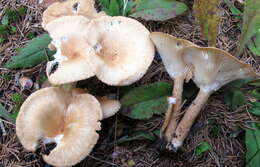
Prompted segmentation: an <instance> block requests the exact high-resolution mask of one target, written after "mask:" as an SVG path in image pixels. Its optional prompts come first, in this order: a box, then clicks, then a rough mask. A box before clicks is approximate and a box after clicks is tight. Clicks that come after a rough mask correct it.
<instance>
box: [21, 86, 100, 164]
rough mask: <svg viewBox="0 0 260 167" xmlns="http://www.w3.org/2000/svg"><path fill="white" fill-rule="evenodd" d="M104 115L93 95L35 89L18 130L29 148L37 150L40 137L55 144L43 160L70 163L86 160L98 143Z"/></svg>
mask: <svg viewBox="0 0 260 167" xmlns="http://www.w3.org/2000/svg"><path fill="white" fill-rule="evenodd" d="M102 118H103V115H102V111H101V107H100V104H99V102H98V101H97V100H96V98H95V97H94V96H92V95H90V94H73V93H71V92H68V91H65V90H63V89H61V88H57V87H49V88H44V89H41V90H38V91H36V92H34V93H33V94H31V95H30V96H29V97H28V98H27V99H26V101H25V102H24V103H23V104H22V106H21V109H20V112H19V114H18V117H17V120H16V133H17V136H18V138H19V140H20V142H21V143H22V145H23V146H24V147H25V148H26V149H27V150H29V151H35V150H36V149H37V145H38V141H39V140H42V141H43V143H45V144H46V143H53V142H54V143H56V144H57V146H56V147H55V148H54V149H53V150H52V151H51V152H50V154H49V155H43V159H44V160H45V161H46V162H47V163H48V164H51V165H54V166H71V165H75V164H76V163H78V162H80V161H81V160H83V159H84V158H85V157H86V156H87V155H88V154H89V153H90V152H91V150H92V149H93V147H94V146H95V144H96V142H97V140H98V138H99V135H98V134H97V132H96V131H98V130H100V129H101V128H100V122H99V121H100V120H101V119H102Z"/></svg>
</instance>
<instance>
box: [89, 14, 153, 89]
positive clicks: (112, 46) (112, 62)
mask: <svg viewBox="0 0 260 167" xmlns="http://www.w3.org/2000/svg"><path fill="white" fill-rule="evenodd" d="M93 22H94V23H93V24H94V26H93V27H92V28H93V30H90V31H89V34H88V36H92V35H91V34H93V32H95V31H99V35H96V36H95V35H93V37H90V38H89V40H88V41H89V43H90V45H91V46H92V47H93V48H95V51H96V55H97V57H99V58H100V60H101V61H102V65H101V66H100V67H99V68H98V70H97V72H96V76H97V77H98V78H99V79H100V80H101V81H102V82H104V83H106V84H108V85H118V86H122V85H129V84H132V83H134V82H136V81H137V80H139V79H140V78H141V77H142V76H143V75H144V74H145V72H146V71H147V69H148V67H149V66H150V64H151V63H152V60H153V57H154V45H153V43H152V41H151V40H150V38H149V34H150V32H149V31H148V30H147V29H146V28H145V26H143V25H142V24H141V23H140V22H138V21H136V20H134V19H131V18H127V17H121V16H116V17H110V16H103V17H100V18H97V19H95V20H93Z"/></svg>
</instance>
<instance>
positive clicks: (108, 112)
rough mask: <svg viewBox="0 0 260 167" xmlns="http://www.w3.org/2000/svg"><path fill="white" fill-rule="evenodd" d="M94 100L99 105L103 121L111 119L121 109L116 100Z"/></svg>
mask: <svg viewBox="0 0 260 167" xmlns="http://www.w3.org/2000/svg"><path fill="white" fill-rule="evenodd" d="M96 98H97V99H98V101H99V103H100V105H101V109H102V112H103V119H106V118H109V117H112V116H113V115H115V114H116V113H117V112H118V111H119V109H120V107H121V104H120V102H119V101H118V100H114V99H110V98H108V97H106V96H102V97H96Z"/></svg>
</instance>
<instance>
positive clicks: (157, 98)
mask: <svg viewBox="0 0 260 167" xmlns="http://www.w3.org/2000/svg"><path fill="white" fill-rule="evenodd" d="M171 91H172V86H171V85H170V84H168V83H165V82H157V83H154V84H151V85H148V86H140V87H138V88H135V89H133V90H132V91H130V92H128V93H127V94H126V95H124V96H123V98H122V99H121V104H122V107H123V112H122V113H123V114H124V115H126V116H128V117H130V118H133V119H141V120H142V119H149V118H151V117H152V116H153V114H161V113H164V112H165V111H166V109H167V107H168V102H167V96H169V95H170V94H171Z"/></svg>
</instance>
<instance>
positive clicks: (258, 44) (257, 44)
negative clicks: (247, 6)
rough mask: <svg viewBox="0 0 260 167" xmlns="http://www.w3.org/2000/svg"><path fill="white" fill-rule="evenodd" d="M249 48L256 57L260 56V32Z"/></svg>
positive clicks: (249, 44)
mask: <svg viewBox="0 0 260 167" xmlns="http://www.w3.org/2000/svg"><path fill="white" fill-rule="evenodd" d="M259 21H260V20H259ZM248 48H249V49H250V51H251V52H252V53H254V54H255V55H257V56H260V32H257V33H256V35H255V37H254V38H252V40H251V41H250V42H249V43H248Z"/></svg>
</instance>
